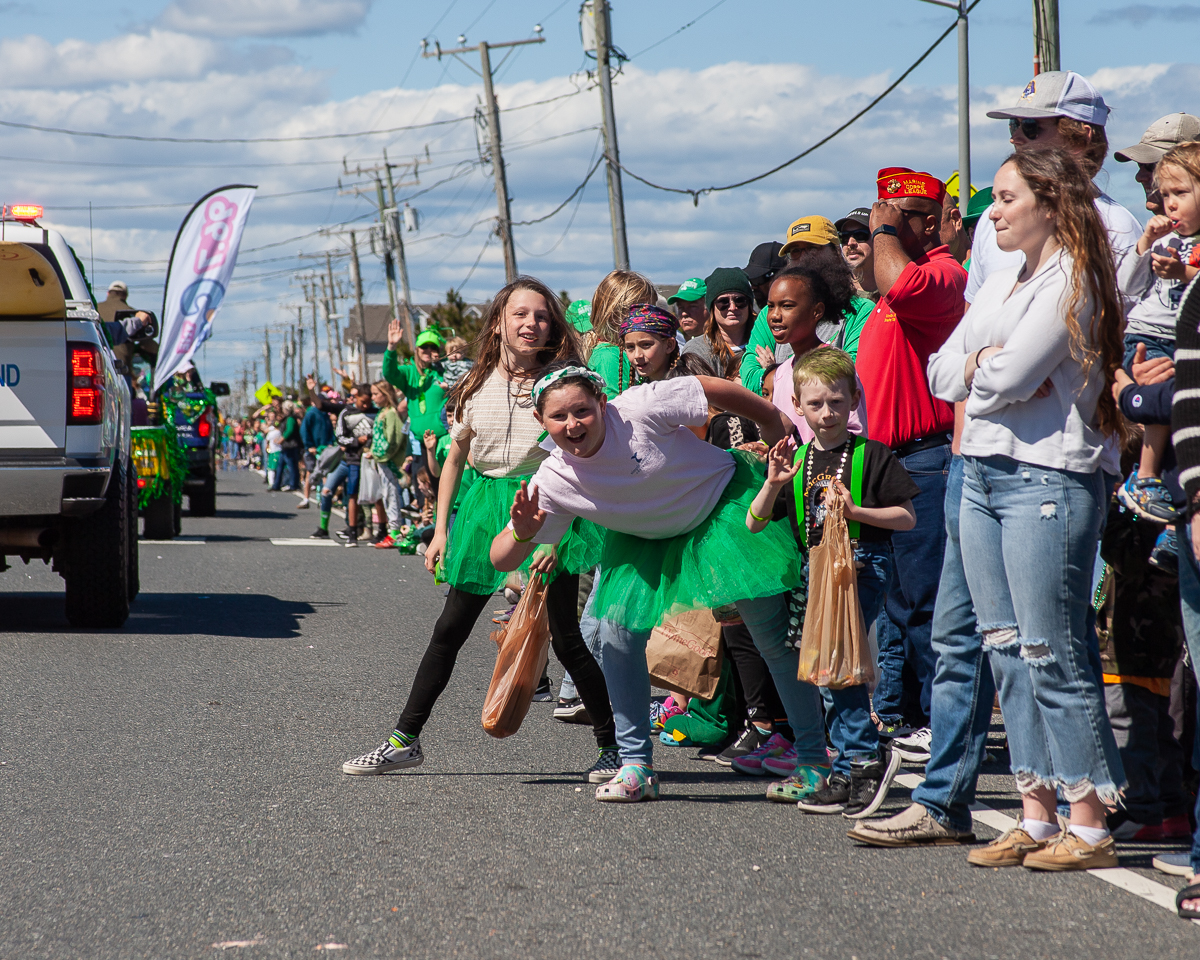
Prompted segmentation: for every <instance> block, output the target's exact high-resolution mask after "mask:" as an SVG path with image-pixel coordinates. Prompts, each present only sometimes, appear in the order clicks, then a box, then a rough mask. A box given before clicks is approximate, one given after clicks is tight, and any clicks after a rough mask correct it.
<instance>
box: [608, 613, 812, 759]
mask: <svg viewBox="0 0 1200 960" xmlns="http://www.w3.org/2000/svg"><path fill="white" fill-rule="evenodd" d="M737 609H738V613H739V614H741V617H742V620H743V621H744V622H745V624H746V628H747V629H748V630H749V631H750V636H751V637H753V638H754V645H755V646H756V647H758V652H759V653H761V654H762V657H763V659H764V660H765V661H766V662H767V669H769V670H770V671H771V677H772V679H773V680H774V681H775V687H776V689H777V690H778V691H779V699H780V700H781V701H782V702H783V709H784V712H785V713H786V714H787V718H788V723H789V724H790V725H791V727H792V732H793V733H794V734H795V737H796V753H797V755H798V757H799V761H800V763H808V764H813V765H824V764H827V763H828V762H829V758H828V754H827V753H826V752H825V724H824V720H823V718H822V716H821V698H820V697H819V696H818V694H817V688H816V687H814V686H812V685H811V684H808V683H804V682H803V681H801V680H797V679H796V674H797V672H798V671H799V669H800V652H799V651H798V650H795V649H793V648H791V647H790V646H789V645H788V642H787V639H788V608H787V595H786V594H782V593H781V594H779V595H777V596H774V597H762V598H759V599H757V600H739V601H738V603H737ZM599 632H600V642H601V646H602V650H603V662H602V663H601V668H602V669H603V670H604V680H605V682H606V683H607V684H608V696H609V699H610V700H611V701H612V708H613V715H614V717H615V718H616V722H617V746H618V747H620V750H621V762H622V763H643V764H646V765H650V764H651V763H652V760H653V742H652V741H651V739H650V672H649V670H648V669H647V667H646V641H647V639H649V636H650V633H649V631H638V632H636V633H635V632H634V631H632V630H629V629H627V628H626V627H624V626H622V625H621V624H619V623H617V622H616V621H615V620H608V619H604V620H601V621H600V622H599Z"/></svg>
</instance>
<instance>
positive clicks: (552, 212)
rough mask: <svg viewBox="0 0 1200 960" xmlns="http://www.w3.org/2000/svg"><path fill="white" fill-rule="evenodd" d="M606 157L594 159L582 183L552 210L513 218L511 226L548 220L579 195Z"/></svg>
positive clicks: (524, 225)
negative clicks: (517, 218) (521, 218)
mask: <svg viewBox="0 0 1200 960" xmlns="http://www.w3.org/2000/svg"><path fill="white" fill-rule="evenodd" d="M606 159H607V158H606V157H600V158H598V159H597V160H596V162H595V163H593V164H592V169H591V170H589V171H588V173H587V176H586V177H584V178H583V183H581V184H580V185H579V186H577V187H576V188H575V189H574V190H572V191H571V195H570V196H569V197H567V199H566V200H564V201H563V202H562V203H560V204H559V205H558V206H557V207H555V208H554V209H553V210H551V211H550V212H549V213H548V214H546V215H545V216H544V217H538V218H537V219H536V220H514V221H513V226H514V227H529V226H533V224H535V223H541V222H543V221H544V220H549V219H550V218H551V217H552V216H554V215H555V214H556V213H558V212H559V211H560V210H562V208H563V207H565V206H566V205H567V204H568V203H570V202H571V201H572V200H574V199H575V198H576V197H577V196H578V195H579V193H580V191H582V190H583V188H584V187H586V186H587V184H588V181H589V180H591V179H592V174H594V173H595V172H596V171H597V170H598V169H600V164H602V163H603V162H604V161H605V160H606Z"/></svg>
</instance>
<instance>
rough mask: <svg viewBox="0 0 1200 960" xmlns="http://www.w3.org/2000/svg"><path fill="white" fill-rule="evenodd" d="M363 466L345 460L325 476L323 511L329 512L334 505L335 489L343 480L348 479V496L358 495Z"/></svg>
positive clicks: (322, 497) (322, 492)
mask: <svg viewBox="0 0 1200 960" xmlns="http://www.w3.org/2000/svg"><path fill="white" fill-rule="evenodd" d="M361 468H362V464H360V463H347V462H346V461H345V460H343V461H342V462H341V463H339V464H338V465H337V466H336V467H334V468H333V472H332V473H330V474H329V476H327V477H326V478H325V482H324V483H323V484H322V485H321V512H322V513H328V512H329V510H330V509H331V508H332V507H333V491H334V490H336V489H337V488H338V484H339V483H341V482H342V481H343V480H345V481H346V498H347V499H349V498H350V497H357V496H358V478H359V473H360V470H361Z"/></svg>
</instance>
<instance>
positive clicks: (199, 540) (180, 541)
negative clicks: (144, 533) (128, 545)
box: [138, 537, 208, 547]
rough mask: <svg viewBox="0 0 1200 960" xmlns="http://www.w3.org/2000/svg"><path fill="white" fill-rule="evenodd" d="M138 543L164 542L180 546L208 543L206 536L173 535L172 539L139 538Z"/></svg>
mask: <svg viewBox="0 0 1200 960" xmlns="http://www.w3.org/2000/svg"><path fill="white" fill-rule="evenodd" d="M138 543H152V544H164V543H173V544H176V545H178V546H181V547H187V546H192V545H195V546H204V544H206V543H208V537H175V538H174V539H172V540H139V541H138Z"/></svg>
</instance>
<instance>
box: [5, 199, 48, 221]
mask: <svg viewBox="0 0 1200 960" xmlns="http://www.w3.org/2000/svg"><path fill="white" fill-rule="evenodd" d="M6 212H7V213H8V215H9V216H10V217H11V218H12V219H14V220H38V219H40V218H41V216H42V214H44V213H45V212H46V208H45V207H43V206H42V205H41V204H38V203H14V204H13V205H12V206H10V207H9V208H8V210H7V211H6Z"/></svg>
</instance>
